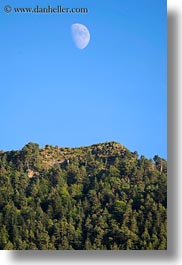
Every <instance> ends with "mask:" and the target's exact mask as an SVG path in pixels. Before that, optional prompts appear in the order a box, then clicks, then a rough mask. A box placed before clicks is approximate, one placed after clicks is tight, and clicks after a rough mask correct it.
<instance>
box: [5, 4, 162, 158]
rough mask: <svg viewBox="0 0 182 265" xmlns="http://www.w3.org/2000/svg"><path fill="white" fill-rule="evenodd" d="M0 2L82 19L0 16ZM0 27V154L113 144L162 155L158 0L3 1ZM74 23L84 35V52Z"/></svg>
mask: <svg viewBox="0 0 182 265" xmlns="http://www.w3.org/2000/svg"><path fill="white" fill-rule="evenodd" d="M28 2H29V4H28ZM5 4H9V5H11V4H12V7H35V6H36V5H37V4H38V5H39V6H41V7H46V6H47V5H48V4H50V5H51V6H53V7H54V6H57V5H58V4H61V5H62V6H63V7H87V8H88V9H89V13H88V14H15V13H11V14H5V13H3V8H4V5H5ZM0 21H1V23H0V32H1V49H0V58H1V63H0V64H1V66H0V92H1V93H0V95H1V96H0V99H1V100H0V102H1V114H0V123H1V130H0V149H1V150H12V149H14V150H16V149H21V148H22V147H23V146H24V145H25V144H26V143H28V142H30V141H31V142H36V143H39V144H40V146H42V145H45V144H52V145H58V146H69V147H75V146H84V145H91V144H95V143H101V142H105V141H117V142H120V143H121V144H123V145H124V146H126V147H127V148H129V149H130V150H131V151H135V150H137V151H138V152H139V154H144V155H145V156H146V157H149V158H152V157H153V156H154V155H155V154H158V155H159V156H162V157H164V158H166V157H167V140H166V139H167V138H166V137H167V131H166V127H167V125H166V121H167V100H166V97H167V84H166V1H165V0H139V1H135V0H121V1H117V0H113V1H103V0H100V1H98V0H88V1H81V0H80V1H79V0H74V1H73V0H72V1H64V0H63V1H59V0H55V1H54V0H50V1H46V0H42V1H40V0H39V1H38V0H37V1H35V0H32V1H19V0H13V1H12V0H9V1H8V3H7V1H5V0H3V1H1V3H0ZM73 23H82V24H84V25H86V26H87V27H88V29H89V31H90V35H91V40H90V43H89V45H88V46H87V48H85V49H84V50H79V49H77V48H76V46H75V45H74V43H73V40H72V37H71V29H70V27H71V25H72V24H73Z"/></svg>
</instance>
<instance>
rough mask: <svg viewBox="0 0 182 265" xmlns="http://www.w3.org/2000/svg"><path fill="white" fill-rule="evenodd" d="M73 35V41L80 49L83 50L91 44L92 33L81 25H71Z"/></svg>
mask: <svg viewBox="0 0 182 265" xmlns="http://www.w3.org/2000/svg"><path fill="white" fill-rule="evenodd" d="M71 33H72V38H73V41H74V43H75V45H76V47H77V48H78V49H81V50H83V49H84V48H86V47H87V45H88V44H89V42H90V32H89V30H88V28H87V27H86V26H85V25H83V24H79V23H75V24H72V25H71Z"/></svg>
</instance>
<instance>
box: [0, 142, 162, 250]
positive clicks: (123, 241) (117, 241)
mask: <svg viewBox="0 0 182 265" xmlns="http://www.w3.org/2000/svg"><path fill="white" fill-rule="evenodd" d="M0 249H40V250H45V249H53V250H56V249H59V250H61V249H70V250H71V249H74V250H79V249H95V250H97V249H100V250H106V249H108V250H129V249H133V250H140V249H143V250H147V249H148V250H150V249H156V250H164V249H167V163H166V161H165V160H164V159H162V158H160V157H158V156H155V157H154V161H152V160H148V159H146V158H145V157H144V156H141V157H140V158H139V157H138V154H137V152H134V153H132V152H130V151H129V150H127V149H126V148H124V147H123V146H122V145H120V144H118V143H115V142H111V143H105V144H98V145H93V146H90V147H82V148H73V149H71V148H58V147H57V146H56V147H52V146H50V145H47V146H45V148H39V146H38V145H37V144H34V143H29V144H27V145H26V146H25V147H24V148H23V149H22V150H20V151H11V152H0Z"/></svg>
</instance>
